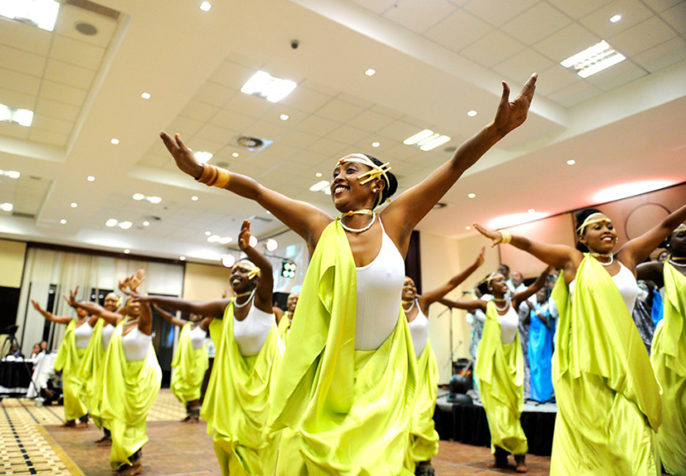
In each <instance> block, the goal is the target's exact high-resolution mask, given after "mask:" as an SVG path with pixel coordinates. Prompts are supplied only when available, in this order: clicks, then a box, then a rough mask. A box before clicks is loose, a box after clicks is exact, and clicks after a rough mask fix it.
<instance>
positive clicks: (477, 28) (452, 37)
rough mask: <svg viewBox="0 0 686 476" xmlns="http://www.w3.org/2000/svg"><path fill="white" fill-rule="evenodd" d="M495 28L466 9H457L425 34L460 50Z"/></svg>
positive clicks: (454, 49) (446, 45)
mask: <svg viewBox="0 0 686 476" xmlns="http://www.w3.org/2000/svg"><path fill="white" fill-rule="evenodd" d="M492 30H493V27H492V26H491V25H489V24H488V23H486V22H484V21H482V20H480V19H479V18H477V17H476V16H474V15H472V14H471V13H469V12H468V11H466V10H457V11H456V12H454V13H453V14H451V15H449V16H448V17H447V18H445V19H444V20H443V21H441V22H440V23H438V24H437V25H435V26H433V27H432V28H430V29H429V30H428V31H427V32H426V33H425V36H426V37H428V38H430V39H432V40H433V41H435V42H436V43H438V44H439V45H442V46H445V47H446V48H448V49H450V50H453V51H460V50H461V49H463V48H464V47H466V46H467V45H469V44H470V43H473V42H474V41H476V40H478V39H479V38H482V37H483V36H485V35H486V34H487V33H489V32H490V31H492Z"/></svg>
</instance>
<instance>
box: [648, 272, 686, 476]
mask: <svg viewBox="0 0 686 476" xmlns="http://www.w3.org/2000/svg"><path fill="white" fill-rule="evenodd" d="M663 274H664V283H665V299H664V318H663V319H662V321H660V324H659V325H658V327H657V330H656V331H655V336H654V337H653V345H652V347H651V348H652V354H651V356H650V361H651V363H652V364H653V369H655V376H656V377H657V380H658V382H659V383H660V386H661V387H662V425H661V426H660V428H658V430H657V435H656V439H655V442H656V444H657V449H658V453H659V454H660V459H661V460H662V464H663V465H664V467H665V469H666V470H667V472H668V473H670V474H675V475H678V476H684V475H686V326H684V321H686V276H684V275H683V274H681V273H680V272H679V271H678V270H677V269H675V268H674V267H673V266H672V265H671V264H669V263H665V264H664V267H663Z"/></svg>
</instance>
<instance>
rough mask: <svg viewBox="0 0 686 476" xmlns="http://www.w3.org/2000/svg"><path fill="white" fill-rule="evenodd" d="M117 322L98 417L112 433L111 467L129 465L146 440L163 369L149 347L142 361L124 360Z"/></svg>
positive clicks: (105, 362) (106, 354)
mask: <svg viewBox="0 0 686 476" xmlns="http://www.w3.org/2000/svg"><path fill="white" fill-rule="evenodd" d="M123 326H124V321H122V322H120V323H119V324H118V325H117V327H116V329H115V331H114V333H113V334H112V338H111V339H110V343H109V345H108V346H107V350H106V351H105V358H104V361H103V368H104V372H103V395H102V402H101V406H100V409H101V418H102V422H103V425H104V426H105V427H106V428H108V429H109V430H110V431H111V432H112V449H111V450H110V465H111V466H112V468H117V467H118V466H119V465H120V464H122V463H127V464H130V463H131V461H130V460H129V458H130V457H131V456H132V455H133V454H134V453H135V452H136V451H138V450H139V449H140V448H141V447H142V446H143V445H144V444H145V443H146V442H147V441H148V435H146V434H145V433H146V419H147V417H148V413H149V412H150V408H151V407H152V404H153V403H154V402H155V398H157V394H158V392H159V391H160V384H161V383H162V370H161V369H160V364H159V363H158V362H157V356H156V355H155V349H154V348H153V346H152V343H151V344H150V349H149V350H148V355H147V356H146V358H145V359H143V360H134V361H129V360H126V355H125V354H124V347H123V346H122V343H121V337H122V329H123Z"/></svg>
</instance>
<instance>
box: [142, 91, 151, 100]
mask: <svg viewBox="0 0 686 476" xmlns="http://www.w3.org/2000/svg"><path fill="white" fill-rule="evenodd" d="M141 97H142V98H143V99H150V93H148V92H142V93H141Z"/></svg>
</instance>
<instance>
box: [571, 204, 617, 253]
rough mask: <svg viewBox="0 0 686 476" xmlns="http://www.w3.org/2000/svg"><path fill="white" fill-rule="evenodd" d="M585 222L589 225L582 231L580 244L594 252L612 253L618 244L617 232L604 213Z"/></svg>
mask: <svg viewBox="0 0 686 476" xmlns="http://www.w3.org/2000/svg"><path fill="white" fill-rule="evenodd" d="M584 222H585V223H586V222H588V225H586V226H584V228H583V229H582V230H581V234H580V235H579V242H580V243H582V244H584V245H586V247H587V248H588V249H589V250H590V251H592V252H596V253H601V254H607V253H611V252H612V250H613V249H614V247H615V245H616V244H617V231H616V230H615V227H614V226H613V225H612V221H611V220H610V219H609V218H608V217H607V216H605V215H604V214H602V213H594V214H593V215H590V216H589V217H588V218H587V219H586V220H585V221H584Z"/></svg>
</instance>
